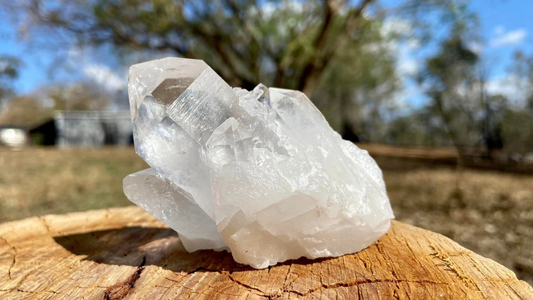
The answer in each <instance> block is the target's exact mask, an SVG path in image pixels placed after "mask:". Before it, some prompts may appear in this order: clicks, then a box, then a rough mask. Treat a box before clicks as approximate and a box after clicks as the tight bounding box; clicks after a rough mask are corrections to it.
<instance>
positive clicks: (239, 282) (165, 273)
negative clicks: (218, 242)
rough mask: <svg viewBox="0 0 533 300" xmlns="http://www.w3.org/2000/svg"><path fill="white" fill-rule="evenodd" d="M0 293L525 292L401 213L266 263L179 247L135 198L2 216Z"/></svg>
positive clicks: (374, 295)
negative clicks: (319, 254) (315, 249)
mask: <svg viewBox="0 0 533 300" xmlns="http://www.w3.org/2000/svg"><path fill="white" fill-rule="evenodd" d="M0 299H533V289H532V288H531V287H530V286H529V285H528V284H527V283H525V282H523V281H520V280H518V279H517V278H516V276H515V274H514V273H513V272H511V271H510V270H508V269H506V268H505V267H503V266H501V265H499V264H498V263H496V262H494V261H492V260H490V259H487V258H484V257H481V256H479V255H477V254H475V253H473V252H471V251H469V250H467V249H465V248H463V247H461V246H460V245H458V244H457V243H455V242H453V241H451V240H450V239H448V238H446V237H444V236H441V235H439V234H436V233H433V232H430V231H427V230H423V229H420V228H416V227H413V226H410V225H406V224H403V223H401V222H393V225H392V228H391V230H390V231H389V232H388V233H387V234H386V235H385V236H384V237H383V238H381V239H380V240H379V241H378V242H377V243H376V244H374V245H372V246H370V247H369V248H368V249H365V250H363V251H361V252H359V253H356V254H350V255H345V256H342V257H338V258H329V259H320V260H314V261H311V260H307V259H299V260H296V261H290V262H286V263H283V264H280V265H277V266H275V267H271V268H268V269H264V270H254V269H251V268H249V267H246V266H243V265H239V264H236V263H235V262H234V261H233V259H232V257H231V255H230V254H228V253H226V252H214V251H198V252H195V253H187V252H186V251H185V250H184V249H183V246H182V245H181V242H180V241H179V238H178V236H177V234H176V233H175V232H173V231H172V230H170V229H168V228H166V227H165V226H164V225H163V224H162V223H160V222H158V221H157V220H155V219H154V218H152V217H151V216H150V215H148V214H147V213H145V212H143V211H142V210H141V209H139V208H137V207H127V208H118V209H109V210H97V211H89V212H83V213H72V214H67V215H49V216H45V217H34V218H29V219H25V220H21V221H15V222H10V223H4V224H1V225H0Z"/></svg>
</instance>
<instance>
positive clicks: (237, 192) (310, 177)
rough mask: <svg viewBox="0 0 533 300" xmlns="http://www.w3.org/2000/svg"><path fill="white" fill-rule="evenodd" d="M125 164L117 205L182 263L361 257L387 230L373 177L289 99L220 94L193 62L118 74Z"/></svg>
mask: <svg viewBox="0 0 533 300" xmlns="http://www.w3.org/2000/svg"><path fill="white" fill-rule="evenodd" d="M128 89H129V97H130V105H131V110H132V120H133V123H134V140H135V149H136V151H137V153H138V154H139V155H140V156H141V157H142V158H143V159H144V160H145V161H146V162H147V163H148V164H149V165H150V167H151V168H150V169H148V170H144V171H141V172H138V173H135V174H132V175H129V176H128V177H126V178H125V179H124V191H125V193H126V196H128V198H129V199H130V200H131V201H132V202H134V203H136V204H137V205H139V206H141V207H142V208H143V209H145V210H146V211H148V212H149V213H151V214H152V215H153V216H154V217H156V218H158V219H160V220H161V221H163V222H165V223H166V224H168V225H169V226H170V227H171V228H173V229H174V230H176V231H177V232H178V234H179V235H180V238H181V240H182V242H183V244H184V247H185V248H186V249H187V250H188V251H195V250H199V249H215V250H223V249H224V250H228V251H231V253H232V254H233V257H234V259H235V260H236V261H237V262H240V263H244V264H248V265H251V266H253V267H255V268H265V267H267V266H269V265H275V264H276V263H278V262H282V261H285V260H288V259H296V258H299V257H302V256H305V257H308V258H317V257H327V256H340V255H343V254H346V253H352V252H356V251H359V250H361V249H364V248H366V247H368V246H369V245H370V244H371V243H373V242H374V241H376V240H377V239H378V238H379V237H380V236H381V235H383V234H384V233H385V232H386V231H387V230H388V228H389V226H390V219H392V218H394V215H393V213H392V210H391V207H390V204H389V200H388V197H387V194H386V190H385V183H384V182H383V178H382V174H381V170H380V169H379V167H378V166H377V164H376V163H375V161H374V160H373V159H372V158H371V157H370V156H369V155H368V153H367V152H366V151H364V150H361V149H359V148H358V147H357V146H355V145H354V144H353V143H351V142H348V141H344V140H342V138H341V137H340V136H339V135H338V134H337V133H336V132H335V131H333V130H332V129H331V127H330V126H329V124H328V123H327V121H326V119H325V118H324V117H323V115H322V114H321V113H320V111H318V109H316V107H315V106H314V105H313V104H312V102H311V101H309V99H308V98H307V97H306V96H305V95H304V94H303V93H301V92H298V91H292V90H283V89H275V88H267V87H265V86H264V85H261V84H260V85H258V86H257V87H256V88H255V89H254V90H252V91H247V90H243V89H239V88H233V89H232V88H231V87H229V86H228V85H227V84H226V82H224V80H222V79H221V78H220V77H219V76H218V75H217V74H216V73H215V72H214V71H213V70H212V69H211V68H209V67H208V66H207V65H206V64H205V63H204V62H203V61H198V60H190V59H180V58H167V59H162V60H156V61H151V62H147V63H143V64H140V65H134V66H132V67H131V68H130V80H129V87H128Z"/></svg>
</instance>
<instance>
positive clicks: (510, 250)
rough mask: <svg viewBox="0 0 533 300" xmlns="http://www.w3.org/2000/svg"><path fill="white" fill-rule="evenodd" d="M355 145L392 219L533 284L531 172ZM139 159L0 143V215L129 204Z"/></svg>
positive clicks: (129, 153) (0, 218)
mask: <svg viewBox="0 0 533 300" xmlns="http://www.w3.org/2000/svg"><path fill="white" fill-rule="evenodd" d="M362 147H363V148H368V149H369V150H370V152H371V153H372V154H374V156H375V158H376V160H377V162H378V163H379V164H380V166H381V167H382V169H383V172H384V176H385V181H386V182H387V188H388V191H389V196H390V199H391V202H392V205H393V208H394V212H395V214H396V218H397V219H398V220H400V221H403V222H407V223H409V224H413V225H416V226H420V227H423V228H426V229H430V230H433V231H435V232H439V233H441V234H444V235H446V236H448V237H450V238H452V239H453V240H455V241H456V242H458V243H460V244H461V245H463V246H465V247H467V248H469V249H471V250H474V251H476V252H477V253H479V254H481V255H484V256H487V257H490V258H493V259H495V260H496V261H498V262H500V263H502V264H504V265H505V266H507V267H509V268H511V269H512V270H514V271H515V272H516V273H517V275H518V276H519V277H520V278H521V279H524V280H526V281H528V282H529V283H530V284H533V250H532V249H533V175H528V174H527V173H520V174H519V173H513V172H509V171H513V170H512V169H511V170H507V171H506V172H501V171H491V170H487V169H486V168H485V167H483V169H479V168H476V169H469V168H467V169H465V168H463V169H461V170H458V169H457V168H456V167H453V164H452V163H450V161H451V162H453V159H454V158H453V151H451V152H450V150H438V151H425V150H420V149H415V151H413V150H412V149H397V148H391V147H381V146H373V145H363V146H362ZM145 167H146V165H145V163H144V162H142V160H141V159H140V158H138V157H137V156H136V155H135V153H134V152H133V149H131V148H103V149H69V150H56V149H25V150H21V151H7V150H0V222H4V221H9V220H15V219H21V218H25V217H28V216H33V215H43V214H49V213H64V212H69V211H82V210H88V209H95V208H104V207H112V206H124V205H128V204H129V202H128V201H127V199H126V198H125V197H124V195H123V193H122V178H123V177H124V176H126V175H127V174H129V173H132V172H135V171H138V170H141V169H143V168H145ZM500 170H502V168H501V167H500Z"/></svg>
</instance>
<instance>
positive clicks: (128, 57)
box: [0, 0, 533, 156]
mask: <svg viewBox="0 0 533 300" xmlns="http://www.w3.org/2000/svg"><path fill="white" fill-rule="evenodd" d="M0 3H2V7H3V8H2V9H3V10H5V11H6V12H8V14H7V15H10V16H16V18H15V19H16V23H17V24H20V25H21V26H20V27H22V29H23V30H22V31H23V32H24V33H25V34H27V35H31V36H34V37H38V36H47V37H53V36H54V35H61V36H68V37H69V39H70V41H71V42H72V43H73V44H74V45H78V46H81V47H83V46H92V47H94V46H96V47H97V46H101V45H108V46H109V45H110V46H112V47H113V48H114V49H115V50H116V53H117V54H118V55H119V56H120V57H121V59H122V60H123V61H124V63H125V64H131V63H135V62H138V61H139V59H138V57H139V56H138V55H136V54H138V53H152V54H153V53H159V54H166V55H175V56H181V57H187V58H197V59H203V60H204V61H206V62H207V63H208V64H209V65H210V66H211V67H212V68H213V69H214V70H215V71H216V72H217V73H219V74H220V75H221V76H222V77H223V78H224V79H225V80H226V81H227V82H228V83H229V84H230V85H233V86H242V87H245V88H248V89H251V88H253V87H254V86H255V85H256V84H258V83H260V82H262V83H264V84H266V85H270V86H277V87H283V88H290V89H298V90H302V91H303V92H305V93H306V94H307V95H308V96H309V97H310V98H311V99H312V100H313V101H314V102H315V103H316V105H317V106H318V107H319V108H320V109H321V110H322V112H323V113H324V115H325V116H326V117H327V118H328V120H329V121H330V124H331V125H332V126H333V128H334V129H336V130H338V131H339V132H341V133H342V134H343V135H344V137H345V138H350V139H352V140H361V141H365V142H378V143H393V144H402V145H421V146H455V147H457V148H458V149H460V151H462V150H463V149H468V148H471V147H479V148H483V149H485V150H486V154H487V155H489V156H490V153H491V151H492V150H493V149H500V148H505V149H507V150H509V151H515V152H519V153H526V152H529V151H532V148H531V147H532V145H531V141H532V140H533V137H532V132H533V130H532V128H531V123H532V122H531V114H532V109H533V104H532V103H533V100H532V98H533V96H532V95H533V92H532V86H533V85H532V82H533V81H532V80H533V75H532V72H533V71H532V70H533V56H532V57H529V56H527V55H525V54H523V53H519V54H517V55H516V57H515V66H513V67H512V70H510V72H512V73H513V74H514V75H516V77H519V78H522V79H523V80H522V81H521V84H523V85H524V84H525V85H526V86H527V91H528V92H527V94H528V95H527V96H525V97H526V98H527V99H522V100H520V101H521V102H520V103H521V104H519V105H518V104H513V103H512V101H510V99H507V98H506V97H505V96H503V95H494V94H490V93H489V92H488V90H487V80H488V78H487V76H488V71H487V70H486V69H485V70H484V69H483V65H484V62H483V60H482V59H481V58H480V56H479V54H478V53H475V52H474V51H472V50H471V49H470V48H469V45H467V43H466V42H465V40H469V41H471V40H473V39H475V35H476V33H475V31H476V16H475V14H473V13H471V12H470V11H469V10H468V6H467V5H468V1H467V0H403V1H399V2H398V4H396V6H393V7H390V6H387V7H385V6H384V5H382V4H381V1H379V0H358V1H347V0H309V1H295V0H293V1H281V0H266V1H257V0H133V1H132V0H114V1H104V0H32V1H29V0H25V1H7V0H0ZM398 20H404V21H407V24H408V27H409V28H408V30H407V31H404V32H402V31H401V30H398V29H399V28H395V27H399V24H395V23H394V21H398ZM391 24H392V25H391ZM397 25H398V26H397ZM436 29H438V30H440V31H442V29H446V30H447V31H448V33H447V38H446V39H445V40H444V41H442V43H441V45H440V48H439V51H438V53H437V54H435V55H434V56H433V57H430V58H428V59H427V61H426V63H425V65H424V66H423V68H422V70H421V71H420V72H419V74H417V79H418V82H419V83H420V86H422V87H423V88H424V90H425V93H426V94H427V97H428V99H430V101H429V103H428V104H427V105H425V106H424V107H422V108H420V109H418V110H415V111H410V112H409V113H408V114H407V115H406V114H405V113H404V114H401V115H400V114H399V113H398V112H399V108H400V107H399V104H398V103H397V102H396V101H395V98H396V95H397V93H398V91H400V90H401V89H402V87H403V84H404V83H403V82H402V79H401V76H400V74H399V73H398V68H397V60H398V52H397V49H395V47H397V45H399V44H401V43H402V42H405V41H406V40H407V39H409V38H416V40H417V41H419V42H420V43H421V44H422V46H423V45H424V44H425V43H430V42H432V41H434V33H435V32H436ZM48 40H49V38H48ZM48 40H47V42H48ZM525 82H528V83H527V84H526V83H525ZM85 87H86V89H85V94H88V95H89V97H86V98H85V99H88V100H90V99H96V100H95V101H96V104H91V103H85V104H83V105H81V104H80V103H73V104H72V105H71V107H70V108H71V109H73V107H79V109H91V108H101V106H100V105H102V104H103V103H105V101H104V98H106V97H107V96H109V95H105V94H102V93H96V94H97V96H94V95H91V93H92V92H91V91H90V90H91V89H87V87H90V86H87V85H85ZM64 88H65V87H64ZM47 93H48V92H47ZM65 95H67V94H64V95H63V97H66V96H65ZM58 97H59V96H57V94H56V98H54V99H55V100H54V101H53V102H54V104H53V105H52V106H53V107H57V108H60V107H61V106H60V104H62V103H63V104H65V103H67V102H68V101H70V100H68V99H64V101H63V100H60V99H58ZM69 97H70V96H69ZM52 98H53V97H52ZM80 99H84V97H81V98H80ZM17 101H22V100H17ZM72 101H74V102H76V101H78V102H79V101H81V102H84V101H85V100H79V99H78V98H76V100H72ZM89 102H90V101H89ZM12 103H13V104H12V105H13V106H16V102H15V101H12ZM80 105H81V106H80ZM63 108H65V107H63ZM11 110H13V108H11ZM6 111H9V107H8V109H5V110H4V112H6ZM4 115H5V113H4ZM0 121H1V116H0Z"/></svg>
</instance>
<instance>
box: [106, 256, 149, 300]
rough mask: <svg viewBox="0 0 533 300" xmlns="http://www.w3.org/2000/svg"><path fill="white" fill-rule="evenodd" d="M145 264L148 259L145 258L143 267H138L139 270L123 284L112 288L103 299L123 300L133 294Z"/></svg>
mask: <svg viewBox="0 0 533 300" xmlns="http://www.w3.org/2000/svg"><path fill="white" fill-rule="evenodd" d="M144 264H146V257H143V261H142V263H141V265H140V266H138V267H137V270H136V271H135V272H133V274H131V276H130V277H128V278H127V279H126V280H124V281H123V282H120V283H117V284H115V285H113V286H110V287H109V288H108V289H107V290H106V291H105V293H104V297H103V299H104V300H121V299H124V298H126V297H127V296H128V295H129V294H131V293H132V292H133V289H134V288H135V283H136V282H137V280H138V279H139V278H140V277H141V274H142V272H143V271H144Z"/></svg>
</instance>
